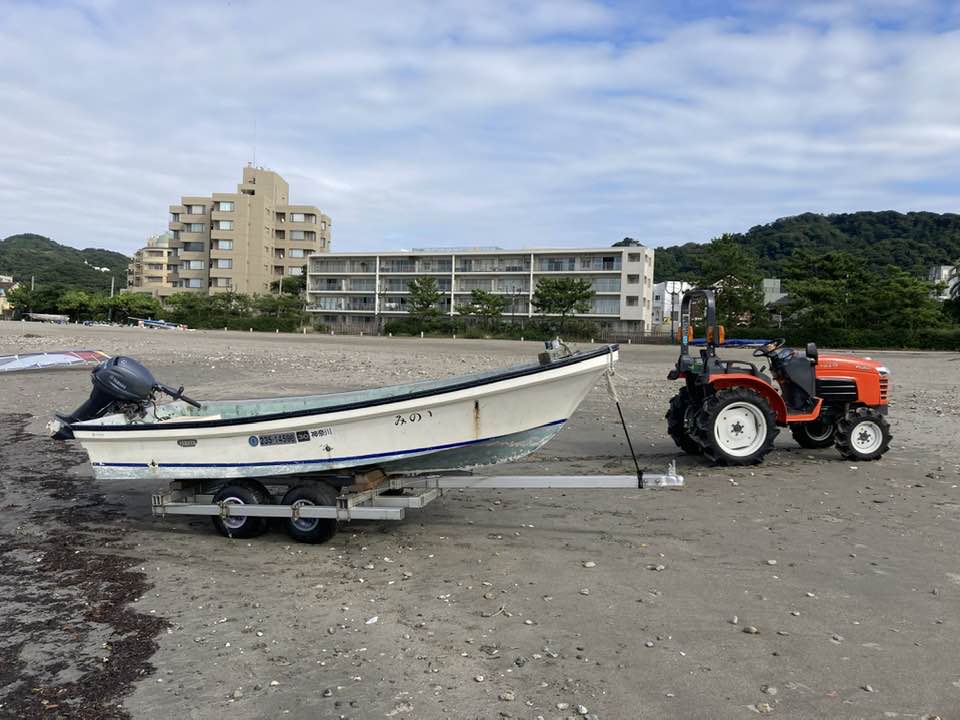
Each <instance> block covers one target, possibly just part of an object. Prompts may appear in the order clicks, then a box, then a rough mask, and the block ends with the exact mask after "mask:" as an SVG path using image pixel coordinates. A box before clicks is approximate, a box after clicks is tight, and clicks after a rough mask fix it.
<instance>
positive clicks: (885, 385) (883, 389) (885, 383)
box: [880, 377, 890, 403]
mask: <svg viewBox="0 0 960 720" xmlns="http://www.w3.org/2000/svg"><path fill="white" fill-rule="evenodd" d="M889 385H890V381H889V380H888V379H887V378H885V377H882V378H880V402H882V403H885V402H886V401H887V391H888V389H889Z"/></svg>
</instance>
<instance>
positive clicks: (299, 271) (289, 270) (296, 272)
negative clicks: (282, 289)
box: [287, 267, 303, 275]
mask: <svg viewBox="0 0 960 720" xmlns="http://www.w3.org/2000/svg"><path fill="white" fill-rule="evenodd" d="M287 275H303V268H302V267H292V268H287Z"/></svg>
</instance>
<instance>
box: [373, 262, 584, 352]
mask: <svg viewBox="0 0 960 720" xmlns="http://www.w3.org/2000/svg"><path fill="white" fill-rule="evenodd" d="M407 289H408V291H409V295H408V298H407V299H408V317H407V318H403V319H393V320H390V321H388V322H387V323H386V325H385V331H386V332H390V333H393V334H397V335H414V334H419V333H421V332H425V333H434V334H444V335H450V334H459V335H462V336H464V337H471V336H476V337H520V336H523V337H529V338H532V339H538V338H550V337H553V336H555V335H557V334H560V335H563V336H564V337H568V338H570V339H589V338H591V337H596V336H598V335H599V334H600V330H601V329H600V328H599V327H598V326H597V325H596V324H595V323H593V322H590V321H588V320H583V319H580V318H573V317H571V315H575V314H584V313H588V312H590V305H591V302H592V300H593V295H594V291H593V288H592V287H591V286H590V283H589V282H586V281H585V280H581V279H579V278H569V277H559V278H543V279H542V280H540V281H539V282H538V283H537V287H536V288H534V292H533V297H532V305H533V308H534V309H535V310H536V312H537V314H538V317H537V318H536V319H535V320H534V321H533V322H532V323H530V322H526V314H525V313H524V316H523V319H522V320H521V322H520V323H517V322H516V318H515V317H513V316H511V317H510V320H509V321H507V316H506V314H507V311H508V309H509V305H510V302H511V299H510V298H509V297H507V296H505V295H501V294H498V293H492V292H487V291H486V290H479V289H476V290H472V291H471V293H470V300H469V301H468V302H467V303H465V304H464V305H460V306H458V307H457V309H456V312H457V313H458V314H457V315H456V316H453V317H451V316H450V315H449V314H446V313H444V312H443V311H442V310H441V308H440V303H441V300H442V299H443V298H444V297H445V296H446V295H447V293H445V292H444V291H442V290H440V288H439V287H438V286H437V281H436V279H435V278H432V277H428V276H427V277H420V278H415V279H413V280H411V281H410V282H409V283H408V284H407Z"/></svg>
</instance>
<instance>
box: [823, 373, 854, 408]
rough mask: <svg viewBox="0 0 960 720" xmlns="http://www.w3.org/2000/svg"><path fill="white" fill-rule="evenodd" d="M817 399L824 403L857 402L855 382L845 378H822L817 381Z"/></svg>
mask: <svg viewBox="0 0 960 720" xmlns="http://www.w3.org/2000/svg"><path fill="white" fill-rule="evenodd" d="M817 397H821V398H823V401H824V402H827V403H830V402H837V403H840V402H842V403H849V402H856V400H857V381H856V380H848V379H846V378H824V379H818V380H817Z"/></svg>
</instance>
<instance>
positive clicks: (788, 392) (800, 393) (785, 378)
mask: <svg viewBox="0 0 960 720" xmlns="http://www.w3.org/2000/svg"><path fill="white" fill-rule="evenodd" d="M818 360H819V355H818V353H817V346H816V345H815V344H814V343H808V344H807V348H806V352H805V353H804V354H803V355H801V354H800V353H799V352H798V351H796V350H791V349H789V348H783V349H782V350H780V351H779V352H778V353H777V361H778V362H777V364H778V365H779V366H780V367H779V369H780V376H781V378H782V382H781V383H780V385H781V387H782V388H783V396H784V400H785V401H786V403H787V406H788V407H790V408H791V409H794V410H798V411H805V410H809V409H810V408H812V407H813V405H814V404H815V403H816V400H815V399H814V396H815V395H816V382H817V381H816V370H815V369H814V368H815V367H816V364H817V361H818Z"/></svg>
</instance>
